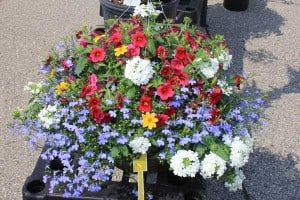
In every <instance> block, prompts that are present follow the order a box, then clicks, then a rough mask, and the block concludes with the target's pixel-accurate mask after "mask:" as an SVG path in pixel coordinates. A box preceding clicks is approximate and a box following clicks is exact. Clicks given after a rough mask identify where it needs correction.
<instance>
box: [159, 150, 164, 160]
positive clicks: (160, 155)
mask: <svg viewBox="0 0 300 200" xmlns="http://www.w3.org/2000/svg"><path fill="white" fill-rule="evenodd" d="M158 156H159V158H160V159H162V160H164V159H166V153H165V152H161V153H159V154H158Z"/></svg>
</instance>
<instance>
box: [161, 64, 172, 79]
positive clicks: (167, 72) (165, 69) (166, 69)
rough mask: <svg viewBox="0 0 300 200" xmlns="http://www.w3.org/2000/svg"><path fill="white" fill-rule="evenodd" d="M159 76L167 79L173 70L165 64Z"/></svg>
mask: <svg viewBox="0 0 300 200" xmlns="http://www.w3.org/2000/svg"><path fill="white" fill-rule="evenodd" d="M160 74H161V75H162V76H163V77H165V78H167V77H169V76H171V75H172V74H173V69H172V67H171V66H170V65H169V64H166V65H165V66H163V67H162V68H161V70H160Z"/></svg>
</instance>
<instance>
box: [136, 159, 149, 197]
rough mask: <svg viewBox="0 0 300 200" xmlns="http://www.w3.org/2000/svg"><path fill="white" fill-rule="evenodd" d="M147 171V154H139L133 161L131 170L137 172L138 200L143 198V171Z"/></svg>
mask: <svg viewBox="0 0 300 200" xmlns="http://www.w3.org/2000/svg"><path fill="white" fill-rule="evenodd" d="M146 171H147V154H143V155H141V157H140V158H139V159H137V160H134V161H133V172H137V173H138V200H144V199H145V195H144V193H145V191H144V172H146Z"/></svg>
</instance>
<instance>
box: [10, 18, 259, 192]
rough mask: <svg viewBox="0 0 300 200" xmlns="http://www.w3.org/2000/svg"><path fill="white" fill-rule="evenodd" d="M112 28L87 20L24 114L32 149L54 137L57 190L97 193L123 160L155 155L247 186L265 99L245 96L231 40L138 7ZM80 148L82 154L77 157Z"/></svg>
mask: <svg viewBox="0 0 300 200" xmlns="http://www.w3.org/2000/svg"><path fill="white" fill-rule="evenodd" d="M108 24H109V25H108V28H107V29H106V32H101V31H91V29H90V28H89V27H88V26H84V27H83V28H82V30H80V31H78V32H77V34H76V36H75V37H72V38H70V39H69V40H68V41H66V42H65V43H62V44H59V45H57V46H56V48H55V49H54V50H53V52H52V53H51V54H50V55H49V57H48V59H46V60H45V61H44V63H43V64H42V66H41V68H42V72H43V73H45V74H46V77H47V80H46V81H44V82H43V83H38V84H34V83H30V84H28V85H27V86H26V87H25V89H26V90H28V91H30V92H31V93H32V95H33V97H32V99H31V101H30V103H29V105H28V107H27V108H26V109H25V110H23V111H20V110H18V111H15V112H14V117H15V119H16V120H17V122H16V123H15V124H14V125H13V128H14V129H16V131H17V132H18V133H25V134H27V135H28V138H29V144H30V145H31V146H36V145H38V141H40V140H45V145H46V146H47V150H46V151H45V152H43V153H42V154H41V157H42V158H43V159H45V160H48V161H51V160H54V159H59V160H60V161H61V163H62V165H63V169H62V170H61V171H51V170H49V166H47V168H46V172H47V174H46V175H45V176H44V181H45V182H46V181H49V182H50V189H49V190H50V192H53V191H54V190H55V189H56V188H59V187H58V186H59V185H60V184H64V185H66V187H65V188H61V190H62V191H63V192H64V196H65V197H70V196H75V197H76V196H79V195H80V194H81V193H82V192H83V191H84V190H88V191H91V192H96V191H99V190H101V184H102V183H104V182H106V181H109V180H110V177H111V175H112V174H113V171H114V170H113V169H114V167H115V166H122V165H129V166H131V165H132V161H133V160H134V159H136V158H138V157H139V156H140V155H141V154H145V153H147V154H148V157H154V158H156V159H158V160H159V161H160V162H162V163H167V164H168V165H169V166H170V170H171V171H172V172H173V173H174V174H175V175H177V176H180V177H195V175H196V174H197V173H199V174H200V175H201V176H202V177H203V178H205V179H206V178H213V177H214V178H217V179H221V180H224V182H225V186H226V187H228V188H229V190H232V191H236V190H237V189H241V187H242V186H241V184H242V182H243V180H244V179H245V176H244V175H243V172H242V170H241V168H242V167H243V166H244V165H245V163H246V162H247V161H248V159H249V154H250V153H251V152H252V149H253V140H252V138H251V136H250V133H251V131H252V130H254V129H255V128H256V127H258V126H259V125H260V124H261V120H260V116H259V114H260V108H261V106H262V105H263V100H262V99H261V98H260V97H258V98H250V97H249V94H246V95H244V94H243V93H241V92H240V91H239V90H240V84H241V82H243V80H244V78H243V77H242V76H240V75H235V76H230V74H229V73H228V71H227V70H228V68H229V67H230V63H231V59H232V56H231V55H230V54H229V51H228V48H227V47H226V42H225V41H224V38H223V37H222V36H220V35H216V36H215V37H208V36H206V35H204V34H203V33H201V32H199V31H198V30H197V29H196V28H195V27H193V26H191V25H190V20H189V19H188V18H186V19H185V23H184V24H171V23H170V22H168V21H166V22H164V23H156V22H155V16H154V17H153V16H151V17H150V18H147V19H144V18H142V17H141V16H140V14H136V15H135V16H133V17H132V18H130V19H128V20H117V21H116V22H114V23H111V21H109V22H108ZM74 155H76V156H74Z"/></svg>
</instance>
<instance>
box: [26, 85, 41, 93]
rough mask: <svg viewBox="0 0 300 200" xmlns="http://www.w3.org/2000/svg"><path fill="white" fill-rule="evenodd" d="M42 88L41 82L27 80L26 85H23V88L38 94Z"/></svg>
mask: <svg viewBox="0 0 300 200" xmlns="http://www.w3.org/2000/svg"><path fill="white" fill-rule="evenodd" d="M42 88H43V84H42V83H33V82H28V83H27V85H25V86H24V90H25V91H29V92H30V93H31V94H39V93H40V92H41V90H42Z"/></svg>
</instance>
